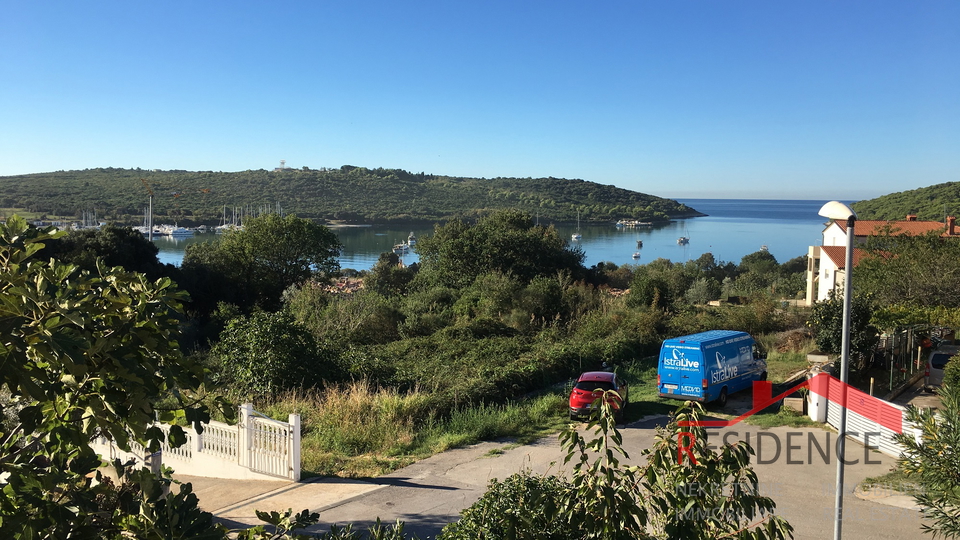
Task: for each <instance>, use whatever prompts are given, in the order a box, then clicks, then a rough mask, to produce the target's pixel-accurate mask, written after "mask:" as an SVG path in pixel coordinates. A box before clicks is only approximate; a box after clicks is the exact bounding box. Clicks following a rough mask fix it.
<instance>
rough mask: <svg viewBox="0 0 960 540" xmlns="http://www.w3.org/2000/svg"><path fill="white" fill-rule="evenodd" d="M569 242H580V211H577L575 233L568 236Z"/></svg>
mask: <svg viewBox="0 0 960 540" xmlns="http://www.w3.org/2000/svg"><path fill="white" fill-rule="evenodd" d="M570 239H571V240H580V210H577V232H575V233H573V234H571V235H570Z"/></svg>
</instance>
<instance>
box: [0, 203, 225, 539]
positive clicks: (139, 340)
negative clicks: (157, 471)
mask: <svg viewBox="0 0 960 540" xmlns="http://www.w3.org/2000/svg"><path fill="white" fill-rule="evenodd" d="M61 234H62V233H58V232H56V231H55V230H53V229H45V230H42V231H40V230H37V229H34V228H32V227H29V226H28V225H27V224H26V222H25V221H24V220H23V219H21V218H19V217H16V216H15V217H13V218H11V219H10V220H8V222H7V223H6V224H0V335H3V336H4V340H3V342H2V344H0V366H2V369H0V377H2V378H0V388H2V390H3V391H4V392H6V393H8V394H9V396H10V399H11V400H13V401H15V402H16V404H17V409H18V410H17V412H16V416H17V422H16V423H15V424H4V426H3V428H2V429H3V432H2V433H0V477H2V478H3V487H2V490H3V497H0V537H3V538H38V537H49V538H93V537H113V536H120V535H121V531H131V532H133V533H137V532H138V531H146V530H148V529H150V530H152V531H166V534H169V535H170V536H176V535H177V534H181V533H183V532H184V531H187V530H193V531H194V532H197V530H195V528H198V530H199V531H200V532H202V531H206V530H208V529H209V528H210V526H211V524H210V516H209V514H205V513H202V512H199V511H198V510H197V509H196V498H195V497H193V498H190V496H189V490H187V492H186V493H184V491H182V490H181V494H180V495H174V494H169V495H164V494H163V493H162V491H163V490H162V487H163V485H162V482H161V483H160V484H158V480H157V479H156V478H155V477H154V476H153V475H152V474H149V472H148V471H147V472H143V471H140V472H138V471H135V470H132V469H129V468H126V467H122V466H120V465H119V464H117V466H118V469H120V475H119V476H120V478H121V479H122V480H128V481H130V482H133V483H134V484H136V486H135V488H134V489H132V490H131V491H129V492H128V496H127V498H125V499H123V500H122V501H121V503H118V504H114V505H112V506H111V505H108V504H106V503H104V499H105V498H110V497H114V496H116V492H115V491H114V490H113V489H111V487H110V486H109V484H108V483H105V482H101V483H99V484H96V485H94V480H95V479H96V480H102V477H101V475H100V474H99V473H97V472H96V471H97V469H98V467H99V466H100V459H99V457H98V456H97V455H96V454H95V453H94V452H93V450H92V448H91V447H90V440H91V439H92V438H93V437H95V436H97V435H105V436H107V437H109V438H111V439H113V440H115V441H116V442H117V444H118V445H119V446H120V447H121V448H123V449H125V450H129V449H130V444H131V442H134V441H136V442H138V443H141V444H143V445H145V446H146V447H148V448H151V449H156V448H158V446H159V443H160V441H161V440H162V439H163V437H164V435H163V432H162V431H161V430H160V429H159V428H157V427H150V425H151V423H152V422H153V421H154V420H157V419H159V420H160V421H162V422H168V423H171V424H173V423H176V422H188V423H193V424H195V425H197V424H199V422H201V421H206V420H208V419H209V414H208V413H207V409H206V408H205V407H204V406H202V405H198V404H195V403H190V402H186V401H185V400H188V399H189V397H190V395H191V394H190V390H191V389H196V388H198V387H199V386H200V385H201V384H203V382H204V381H205V373H204V371H203V369H202V367H201V366H199V365H197V364H195V363H192V362H190V361H189V360H188V359H186V358H183V357H182V355H181V354H180V350H179V347H178V345H177V340H176V335H177V320H176V316H177V314H178V312H179V310H180V302H181V301H182V300H183V299H184V295H183V293H181V292H178V291H177V290H176V289H175V287H174V286H173V284H172V283H171V282H170V280H169V279H166V278H164V279H160V280H157V281H156V282H150V281H148V280H147V279H146V278H145V277H144V276H143V275H142V274H134V273H127V272H124V271H123V270H122V269H120V268H112V269H108V268H106V267H104V266H102V265H98V267H97V269H96V272H93V273H91V272H87V271H81V270H80V269H78V268H77V267H76V266H74V265H67V264H63V263H60V262H58V261H56V260H52V261H49V262H41V261H38V260H35V255H36V254H37V252H38V251H39V250H40V249H42V248H43V244H44V242H46V241H49V240H51V239H53V238H55V237H57V236H59V235H61ZM170 396H176V397H179V398H180V400H176V399H174V403H175V405H174V406H173V407H172V408H170V409H161V408H159V407H158V406H157V403H158V402H159V401H160V399H161V398H169V397H170ZM7 406H8V405H6V404H4V410H3V413H4V415H7V413H8V412H9V411H8V410H7V409H6V408H7ZM225 412H226V414H227V415H229V414H230V411H229V410H226V411H225ZM185 440H186V438H185V436H184V433H183V430H182V429H181V428H180V427H178V426H176V425H174V426H172V427H171V429H170V435H169V442H170V443H171V444H174V445H177V444H182V443H183V442H185ZM167 485H169V481H167ZM124 501H125V503H124ZM178 531H179V532H178ZM155 534H162V533H159V532H151V533H149V534H148V535H145V536H143V537H144V538H147V537H150V538H152V537H155V536H152V535H155ZM202 536H203V535H202V534H197V537H202ZM214 536H216V535H214Z"/></svg>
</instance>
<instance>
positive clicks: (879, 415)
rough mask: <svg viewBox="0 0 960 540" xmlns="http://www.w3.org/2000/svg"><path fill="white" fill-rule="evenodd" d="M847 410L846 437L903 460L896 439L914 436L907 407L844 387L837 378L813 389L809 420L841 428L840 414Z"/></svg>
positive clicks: (810, 398)
mask: <svg viewBox="0 0 960 540" xmlns="http://www.w3.org/2000/svg"><path fill="white" fill-rule="evenodd" d="M843 410H846V413H847V421H846V430H845V431H846V434H847V436H848V437H850V438H852V439H854V440H856V441H857V442H859V443H860V444H862V445H864V446H867V447H870V448H875V449H877V450H879V451H880V452H883V453H884V454H887V455H888V456H892V457H900V454H901V452H903V446H901V445H900V444H899V443H897V442H896V440H894V437H895V436H896V435H897V434H898V433H902V432H907V433H912V429H913V426H912V425H910V424H909V423H908V422H907V421H906V419H905V414H904V408H903V407H901V406H900V405H897V404H895V403H890V402H889V401H884V400H882V399H880V398H877V397H873V396H870V395H869V394H866V393H865V392H862V391H860V390H857V389H856V388H853V387H845V385H844V384H843V383H841V382H840V381H839V380H837V379H835V378H832V377H831V378H829V380H828V381H827V384H819V385H815V386H811V388H810V396H809V413H810V418H811V419H812V420H814V421H816V422H821V423H826V424H829V425H831V426H833V427H834V428H837V429H839V426H840V414H841V411H843Z"/></svg>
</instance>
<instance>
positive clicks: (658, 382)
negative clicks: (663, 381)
mask: <svg viewBox="0 0 960 540" xmlns="http://www.w3.org/2000/svg"><path fill="white" fill-rule="evenodd" d="M657 386H660V374H659V373H657Z"/></svg>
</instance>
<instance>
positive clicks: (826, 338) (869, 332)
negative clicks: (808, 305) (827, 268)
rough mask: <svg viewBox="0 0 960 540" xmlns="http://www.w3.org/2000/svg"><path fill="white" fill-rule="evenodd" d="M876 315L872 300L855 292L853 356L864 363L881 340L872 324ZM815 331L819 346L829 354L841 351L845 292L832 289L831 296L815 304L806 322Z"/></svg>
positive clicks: (852, 334)
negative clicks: (874, 314)
mask: <svg viewBox="0 0 960 540" xmlns="http://www.w3.org/2000/svg"><path fill="white" fill-rule="evenodd" d="M872 314H873V303H872V301H871V299H870V298H869V297H868V296H866V295H863V294H854V295H853V296H852V297H851V299H850V357H851V359H853V360H858V362H856V363H855V364H854V365H855V366H862V365H863V363H864V362H865V361H866V360H867V359H868V358H870V355H871V353H872V352H873V349H874V347H876V345H877V343H878V342H879V340H880V333H879V331H877V328H876V327H875V326H873V325H872V324H870V322H871V317H872ZM807 324H808V325H809V326H810V327H811V328H812V329H813V332H814V339H815V340H816V343H817V348H819V349H820V350H821V351H823V352H826V353H834V354H839V353H840V352H841V349H842V346H843V292H842V291H838V290H836V289H835V290H834V291H831V293H830V297H829V298H827V299H826V300H823V301H821V302H817V303H816V304H814V306H813V315H812V316H811V317H810V321H809V322H808V323H807Z"/></svg>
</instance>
